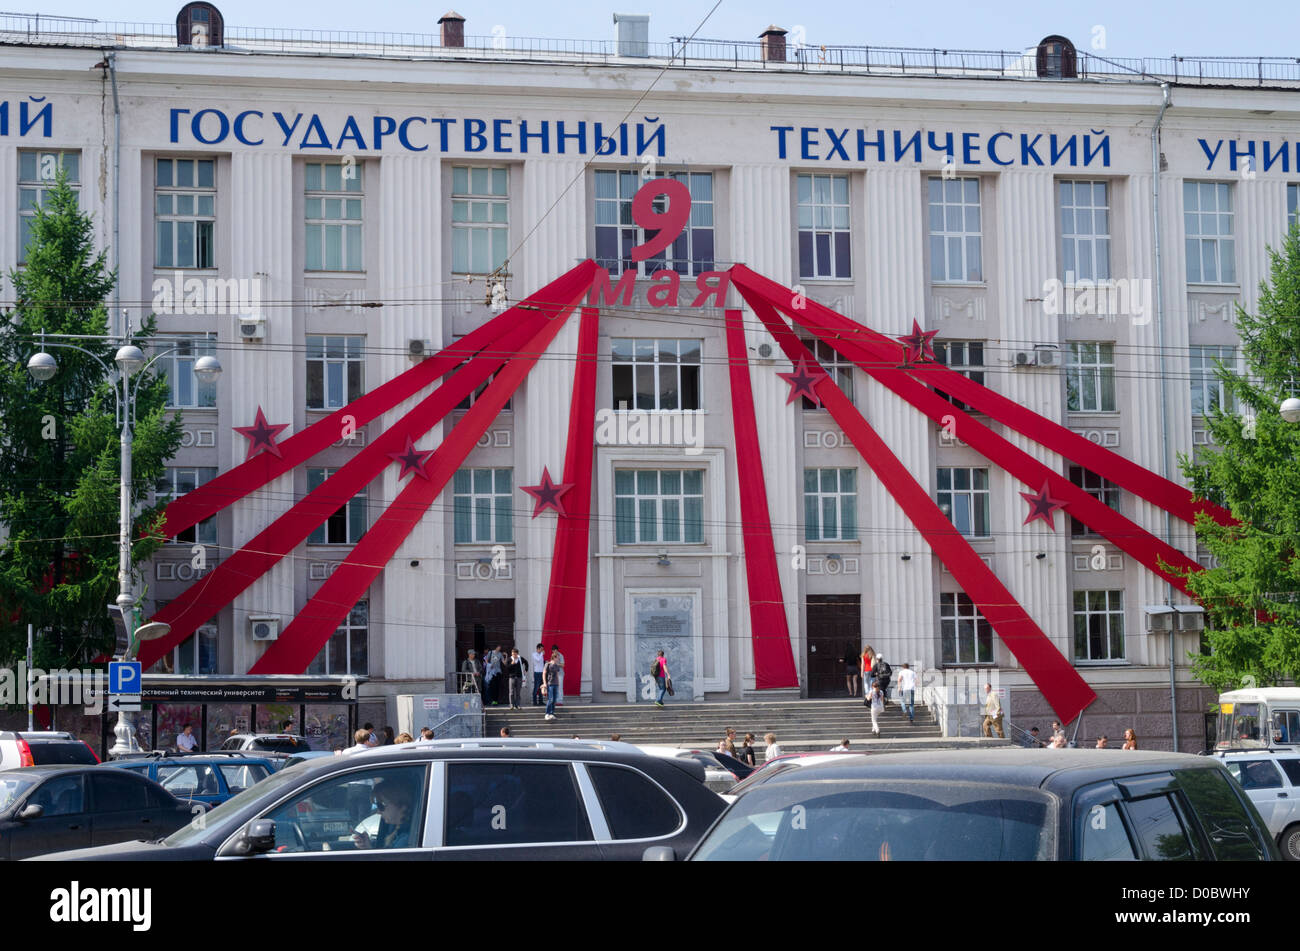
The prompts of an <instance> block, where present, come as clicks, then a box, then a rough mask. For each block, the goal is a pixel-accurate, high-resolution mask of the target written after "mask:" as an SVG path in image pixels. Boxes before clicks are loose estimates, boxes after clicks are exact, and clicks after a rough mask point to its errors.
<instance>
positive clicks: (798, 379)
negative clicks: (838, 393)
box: [777, 357, 826, 406]
mask: <svg viewBox="0 0 1300 951" xmlns="http://www.w3.org/2000/svg"><path fill="white" fill-rule="evenodd" d="M777 376H779V377H780V378H781V379H783V380H785V382H787V383H789V384H790V395H789V396H788V397H787V398H786V404H787V405H788V404H790V403H793V402H794V401H795V400H796V399H798V398H799V397H800V396H802V397H805V398H807V399H810V400H812V401H813V403H815V404H816V405H817V406H821V405H822V401H821V397H819V396H818V395H817V393H816V389H815V388H816V386H817V384H818V383H820V382H821V381H822V380H824V379H826V371H825V370H823V369H822V368H821V367H820V366H818V365H817V364H815V363H814V364H813V365H812V366H809V365H808V358H807V357H800V358H799V363H798V364H797V365H796V366H795V368H794V371H793V372H792V373H778V374H777Z"/></svg>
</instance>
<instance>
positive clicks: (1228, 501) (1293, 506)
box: [1181, 227, 1300, 690]
mask: <svg viewBox="0 0 1300 951" xmlns="http://www.w3.org/2000/svg"><path fill="white" fill-rule="evenodd" d="M1268 255H1269V271H1270V274H1269V279H1268V280H1266V281H1263V282H1261V284H1260V299H1259V313H1258V314H1248V313H1246V312H1245V311H1244V310H1243V309H1241V308H1240V307H1238V308H1237V326H1238V329H1239V331H1240V335H1241V346H1242V352H1243V355H1244V358H1245V365H1246V372H1245V373H1244V374H1238V373H1235V372H1232V371H1231V370H1229V369H1228V368H1225V367H1220V368H1219V371H1218V378H1219V379H1220V380H1221V381H1222V383H1223V386H1224V388H1225V391H1226V393H1227V394H1229V396H1230V398H1231V404H1232V409H1231V411H1219V410H1217V409H1216V410H1215V411H1214V412H1213V414H1212V415H1211V416H1210V417H1209V419H1208V420H1207V425H1208V426H1209V430H1210V433H1211V434H1212V436H1213V441H1214V443H1215V444H1216V445H1214V446H1211V447H1208V448H1206V449H1205V450H1204V451H1203V452H1201V453H1199V454H1198V455H1197V457H1196V458H1194V459H1189V458H1187V457H1184V458H1183V459H1182V460H1181V463H1182V467H1183V472H1184V474H1185V475H1186V476H1187V477H1188V479H1189V480H1190V481H1191V485H1192V489H1193V491H1195V493H1196V495H1197V496H1198V497H1200V498H1205V499H1209V500H1211V501H1213V502H1217V503H1218V504H1220V505H1222V506H1224V507H1225V508H1227V509H1228V510H1229V511H1231V512H1232V514H1233V515H1234V516H1235V517H1236V518H1237V520H1238V521H1239V522H1240V523H1241V524H1240V525H1236V526H1222V525H1219V524H1217V523H1216V522H1214V521H1213V520H1212V519H1210V518H1208V517H1206V516H1201V517H1200V518H1198V519H1197V522H1196V534H1197V537H1198V538H1199V539H1200V542H1201V544H1202V545H1204V546H1205V547H1206V548H1207V549H1209V551H1210V552H1211V553H1212V554H1213V555H1214V556H1215V558H1216V559H1217V560H1218V567H1217V568H1212V569H1210V570H1208V571H1201V572H1193V573H1191V574H1190V575H1189V576H1188V587H1189V588H1190V589H1191V591H1192V592H1193V593H1194V594H1195V595H1196V597H1197V598H1198V599H1199V600H1200V602H1201V603H1202V604H1203V605H1204V606H1205V609H1206V615H1207V630H1206V632H1205V639H1204V646H1205V650H1204V651H1203V653H1201V654H1199V655H1193V658H1192V665H1193V670H1194V672H1195V674H1196V676H1197V677H1198V678H1199V679H1200V680H1202V681H1203V682H1204V683H1206V684H1209V685H1211V686H1213V687H1215V688H1217V689H1220V690H1225V689H1232V688H1234V687H1238V686H1241V685H1242V684H1251V683H1254V684H1256V685H1258V686H1261V687H1262V686H1271V685H1276V684H1278V683H1280V682H1282V681H1284V680H1294V679H1296V678H1297V675H1300V556H1298V554H1300V424H1297V423H1288V422H1286V421H1285V420H1283V419H1282V417H1281V415H1280V414H1279V412H1278V408H1279V406H1280V405H1281V403H1282V401H1283V400H1284V399H1286V398H1287V397H1288V396H1294V395H1300V391H1298V390H1297V383H1298V382H1300V227H1297V228H1292V230H1291V232H1290V234H1288V235H1287V237H1286V238H1285V239H1284V240H1283V242H1282V249H1281V251H1276V250H1274V249H1272V248H1269V251H1268Z"/></svg>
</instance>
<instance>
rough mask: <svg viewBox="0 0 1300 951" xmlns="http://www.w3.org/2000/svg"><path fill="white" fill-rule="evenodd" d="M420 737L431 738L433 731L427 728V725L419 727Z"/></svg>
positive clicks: (423, 738)
mask: <svg viewBox="0 0 1300 951" xmlns="http://www.w3.org/2000/svg"><path fill="white" fill-rule="evenodd" d="M420 739H422V740H431V739H433V731H432V730H431V729H429V728H428V727H427V726H422V727H420Z"/></svg>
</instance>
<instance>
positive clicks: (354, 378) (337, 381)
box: [307, 336, 366, 409]
mask: <svg viewBox="0 0 1300 951" xmlns="http://www.w3.org/2000/svg"><path fill="white" fill-rule="evenodd" d="M365 345H366V338H365V337H313V336H309V337H308V338H307V408H308V409H339V408H340V407H343V406H346V405H347V404H348V403H351V402H352V401H353V400H355V399H358V398H359V397H360V396H361V394H362V393H363V392H364V391H365V372H364V371H365Z"/></svg>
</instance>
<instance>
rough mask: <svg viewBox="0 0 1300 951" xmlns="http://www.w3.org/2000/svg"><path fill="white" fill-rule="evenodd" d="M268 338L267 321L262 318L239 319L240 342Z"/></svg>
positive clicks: (248, 317)
mask: <svg viewBox="0 0 1300 951" xmlns="http://www.w3.org/2000/svg"><path fill="white" fill-rule="evenodd" d="M265 336H266V321H265V320H264V319H263V318H261V317H252V316H247V317H240V318H239V339H240V340H252V341H256V340H261V339H262V338H263V337H265Z"/></svg>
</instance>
